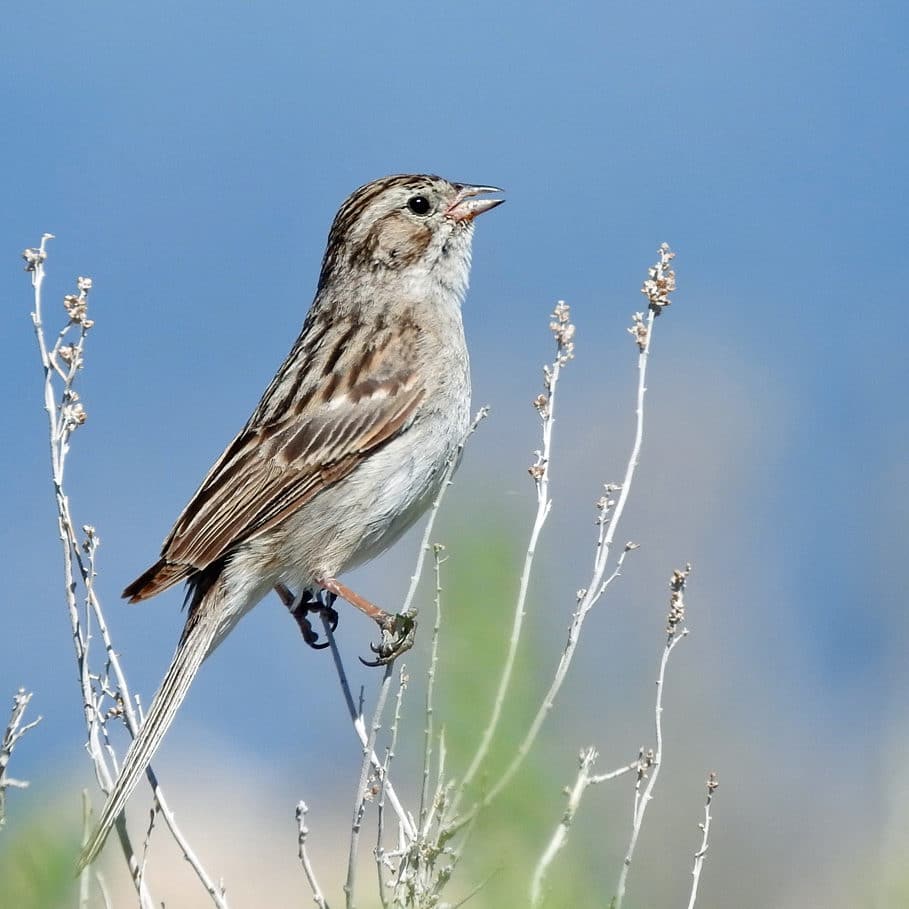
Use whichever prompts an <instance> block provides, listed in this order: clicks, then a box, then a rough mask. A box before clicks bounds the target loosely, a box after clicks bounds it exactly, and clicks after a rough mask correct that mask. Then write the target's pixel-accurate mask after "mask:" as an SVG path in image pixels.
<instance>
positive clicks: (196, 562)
mask: <svg viewBox="0 0 909 909" xmlns="http://www.w3.org/2000/svg"><path fill="white" fill-rule="evenodd" d="M356 327H357V326H351V327H350V328H349V329H348V330H347V331H346V332H340V333H339V334H337V335H335V337H339V338H340V340H339V342H338V345H337V346H333V347H330V348H329V347H328V346H326V345H325V344H324V337H325V332H318V331H315V329H314V326H313V325H310V324H309V323H308V324H307V325H306V326H304V329H303V333H302V334H301V336H300V339H299V340H298V342H297V344H296V345H295V347H294V350H292V351H291V354H290V355H289V356H288V358H287V360H286V361H285V363H284V365H283V366H282V367H281V369H280V370H279V371H278V373H277V375H276V376H275V378H274V380H273V381H272V384H271V385H270V386H269V388H268V390H267V391H266V393H265V395H264V396H263V398H262V401H261V402H260V404H259V406H258V408H257V409H256V412H255V413H254V414H253V415H252V417H251V418H250V421H249V422H248V423H247V425H246V426H245V427H244V428H243V430H242V431H241V432H240V433H239V435H237V437H236V438H235V439H234V440H233V441H232V442H231V443H230V445H228V446H227V448H226V449H225V451H224V453H223V454H222V455H221V457H220V458H219V459H218V461H217V462H216V463H215V464H214V466H213V467H212V469H211V470H210V471H209V473H208V475H207V476H206V477H205V479H204V480H203V481H202V485H201V486H200V487H199V489H198V490H197V491H196V493H195V495H194V496H193V497H192V499H191V500H190V501H189V503H188V504H187V506H186V508H185V509H184V510H183V513H182V514H181V515H180V517H179V518H178V519H177V522H176V524H175V525H174V527H173V530H171V532H170V534H169V535H168V537H167V539H166V540H165V542H164V547H163V549H162V552H161V555H162V558H161V560H160V562H158V564H157V565H156V566H153V568H151V569H149V571H147V572H146V573H145V574H143V575H142V576H141V577H140V578H139V579H138V580H137V581H136V582H134V583H133V584H131V585H130V586H129V587H128V588H127V589H126V590H125V591H124V595H125V596H129V597H131V598H132V599H133V600H138V599H145V598H146V597H148V596H152V595H154V594H155V593H158V592H160V591H161V590H164V589H165V588H167V587H170V586H171V585H172V584H174V583H177V581H179V580H182V579H184V578H186V577H187V576H188V575H191V574H193V573H195V572H197V571H201V570H203V569H204V568H206V567H208V566H209V565H211V564H212V563H214V562H215V561H217V560H218V559H221V558H223V557H224V556H225V555H226V554H227V553H228V552H229V551H230V550H231V548H232V547H234V546H236V545H237V544H238V543H240V542H243V541H244V540H248V539H250V538H252V537H255V536H257V535H259V534H262V533H265V532H267V531H268V530H270V529H272V528H274V527H275V526H277V525H279V524H280V523H281V522H282V521H283V520H285V519H286V518H287V517H288V516H289V515H290V514H292V513H293V512H294V511H296V510H297V509H298V508H300V507H301V506H303V505H305V504H306V503H307V502H308V501H310V500H311V499H312V498H313V496H315V495H317V494H318V493H319V492H320V491H321V490H322V489H324V488H326V487H327V486H331V485H333V484H334V483H337V482H338V481H339V480H341V479H343V478H344V477H345V476H347V475H348V474H349V473H351V471H353V470H355V469H356V467H357V466H358V465H359V464H360V463H361V462H362V461H363V459H364V458H366V457H368V456H369V454H370V453H371V452H373V451H375V450H376V449H377V448H379V447H381V446H382V445H384V444H386V443H387V442H389V441H390V440H391V439H393V438H394V437H395V436H396V435H398V434H399V433H400V432H402V431H403V430H404V429H406V427H407V426H408V425H409V423H410V422H411V421H412V420H413V419H414V417H415V414H416V412H417V409H418V407H419V405H420V402H421V401H422V400H423V398H424V396H425V393H426V389H425V386H424V385H423V383H422V382H421V381H420V380H419V379H418V377H417V375H416V373H415V372H414V371H413V369H412V368H411V366H410V365H409V364H412V363H413V358H412V356H411V354H412V352H413V346H414V345H415V344H416V343H418V340H419V335H420V329H419V327H418V326H416V324H414V323H412V322H411V323H406V328H405V330H404V331H403V332H402V331H401V329H400V326H398V330H397V331H396V332H395V333H394V334H393V335H392V334H391V333H390V332H387V331H382V330H379V331H377V332H373V333H372V334H371V335H369V334H368V335H367V336H369V337H371V343H370V345H369V347H368V348H367V350H365V351H364V350H360V351H355V350H351V349H350V348H347V349H344V345H345V344H347V343H348V341H349V339H350V338H353V337H356V336H362V334H358V332H357V331H356V330H355V329H356ZM382 327H384V326H382ZM309 342H311V343H309ZM339 348H340V349H339ZM297 370H306V371H307V372H308V373H309V374H308V375H307V376H306V377H305V378H304V379H303V380H302V381H301V378H300V375H299V374H298V372H297ZM301 401H302V402H303V406H302V407H301V406H300V402H301ZM156 569H157V570H156Z"/></svg>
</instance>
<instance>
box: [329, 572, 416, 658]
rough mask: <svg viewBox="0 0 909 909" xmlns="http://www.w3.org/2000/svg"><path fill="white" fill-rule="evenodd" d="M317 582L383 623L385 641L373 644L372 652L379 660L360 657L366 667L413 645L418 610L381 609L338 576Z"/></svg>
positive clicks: (380, 627)
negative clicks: (394, 612)
mask: <svg viewBox="0 0 909 909" xmlns="http://www.w3.org/2000/svg"><path fill="white" fill-rule="evenodd" d="M317 583H318V584H319V586H320V587H322V589H323V590H325V591H326V592H327V593H330V594H334V595H335V596H339V597H341V599H343V600H346V601H347V602H348V603H350V604H351V606H356V607H357V609H359V610H360V611H361V612H363V613H365V614H366V615H368V616H369V617H370V618H371V619H372V620H373V621H374V622H375V623H376V624H377V625H378V626H379V631H381V632H382V640H381V641H380V642H379V643H378V644H370V645H369V647H370V649H371V650H372V652H373V653H374V654H376V659H375V660H364V659H363V658H362V657H360V662H361V663H363V664H364V665H365V666H385V665H387V664H388V663H391V662H392V661H393V660H395V659H397V658H398V657H399V656H400V655H401V654H402V653H404V652H405V651H406V650H410V648H411V647H413V642H414V637H415V635H416V631H417V618H416V616H417V613H416V610H411V611H409V612H405V613H400V614H398V615H393V614H392V613H390V612H386V611H385V610H384V609H380V608H379V607H378V606H376V604H375V603H370V602H369V600H367V599H365V598H364V597H361V596H360V595H359V594H358V593H354V591H353V590H351V589H350V588H349V587H347V586H346V585H344V584H342V583H341V582H340V581H339V580H338V579H337V578H320V579H318V581H317Z"/></svg>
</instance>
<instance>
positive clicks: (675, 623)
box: [610, 565, 691, 909]
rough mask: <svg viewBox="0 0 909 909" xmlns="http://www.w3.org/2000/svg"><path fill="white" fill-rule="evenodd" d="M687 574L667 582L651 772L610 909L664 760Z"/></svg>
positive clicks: (617, 904) (683, 631)
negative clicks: (668, 681) (666, 710)
mask: <svg viewBox="0 0 909 909" xmlns="http://www.w3.org/2000/svg"><path fill="white" fill-rule="evenodd" d="M690 572H691V566H690V565H686V566H685V568H683V569H680V570H676V571H674V572H673V574H672V580H671V581H670V583H669V589H670V591H671V594H670V600H669V618H668V621H667V625H666V646H665V647H664V648H663V656H662V658H661V659H660V672H659V675H658V676H657V681H656V688H657V695H656V706H655V708H654V724H655V728H656V749H655V751H654V754H653V765H652V772H651V774H650V779H649V780H647V785H646V786H645V787H644V790H643V792H641V782H642V779H643V772H641V773H639V774H638V779H637V783H636V785H635V790H634V811H633V812H632V823H631V839H630V840H629V842H628V849H627V851H626V853H625V860H624V862H623V863H622V871H621V873H620V874H619V882H618V885H617V886H616V893H615V896H614V897H613V898H612V902H611V903H610V909H622V900H623V899H624V897H625V884H626V881H627V879H628V869H629V868H631V862H632V859H633V858H634V850H635V847H636V846H637V842H638V836H639V835H640V833H641V826H642V824H643V823H644V814H645V812H646V811H647V806H648V805H649V804H650V800H651V799H652V798H653V790H654V787H655V786H656V781H657V778H658V777H659V775H660V767H661V766H662V761H663V688H664V685H663V683H664V680H665V678H666V665H667V664H668V662H669V657H670V655H671V654H672V651H673V650H675V648H676V646H677V645H678V644H679V642H680V641H682V640H683V639H684V638H685V637H686V636H687V635H688V629H687V628H685V627H683V625H682V622H684V619H685V602H684V591H685V584H686V582H687V580H688V575H689V574H690Z"/></svg>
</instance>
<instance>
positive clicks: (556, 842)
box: [530, 748, 646, 906]
mask: <svg viewBox="0 0 909 909" xmlns="http://www.w3.org/2000/svg"><path fill="white" fill-rule="evenodd" d="M596 759H597V752H596V749H594V748H585V749H584V750H582V751H581V753H580V755H579V756H578V763H579V768H578V775H577V777H576V778H575V781H574V785H573V786H572V787H571V789H566V794H567V795H568V803H567V805H566V807H565V813H564V814H563V815H562V819H561V821H560V822H559V825H558V827H556V829H555V832H554V833H553V835H552V839H550V841H549V843H548V844H547V846H546V849H545V850H544V851H543V854H542V855H541V856H540V860H539V861H538V862H537V866H536V868H535V869H534V872H533V878H532V879H531V883H530V903H531V905H532V906H538V905H540V904H541V903H542V901H543V884H544V881H545V877H546V874H547V872H548V870H549V866H550V865H551V864H552V862H553V860H554V859H555V857H556V855H557V853H558V852H559V850H560V849H562V848H563V847H564V846H565V843H566V842H567V840H568V831H569V830H570V828H571V825H572V823H573V822H574V818H575V815H576V814H577V812H578V809H579V808H580V806H581V798H582V797H583V795H584V793H585V792H586V791H587V787H588V786H596V785H598V784H599V783H606V782H608V781H609V780H614V779H617V778H618V777H620V776H624V775H625V774H626V773H631V771H632V770H640V767H641V762H642V759H643V760H646V759H645V758H643V757H642V755H638V758H637V759H636V760H634V761H632V762H631V763H630V764H625V766H624V767H617V768H616V769H615V770H610V771H609V772H608V773H599V774H591V772H590V771H591V769H592V768H593V765H594V762H595V761H596Z"/></svg>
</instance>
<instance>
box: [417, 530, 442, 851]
mask: <svg viewBox="0 0 909 909" xmlns="http://www.w3.org/2000/svg"><path fill="white" fill-rule="evenodd" d="M444 551H445V547H444V546H442V544H441V543H436V544H434V545H433V547H432V554H433V568H434V573H435V579H436V594H435V598H434V600H435V607H436V620H435V623H434V624H433V626H432V644H431V647H430V656H429V673H428V676H427V682H426V710H425V716H426V722H425V724H424V726H423V785H422V786H421V787H420V815H419V825H420V829H421V830H422V831H423V834H424V836H425V834H426V813H427V810H428V804H427V803H428V800H429V774H430V772H431V768H432V739H433V732H432V720H433V711H434V706H433V695H434V693H435V681H436V668H437V667H438V663H439V630H440V628H441V627H442V574H441V570H442V562H444V561H445V559H443V558H442V553H443V552H444Z"/></svg>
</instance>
